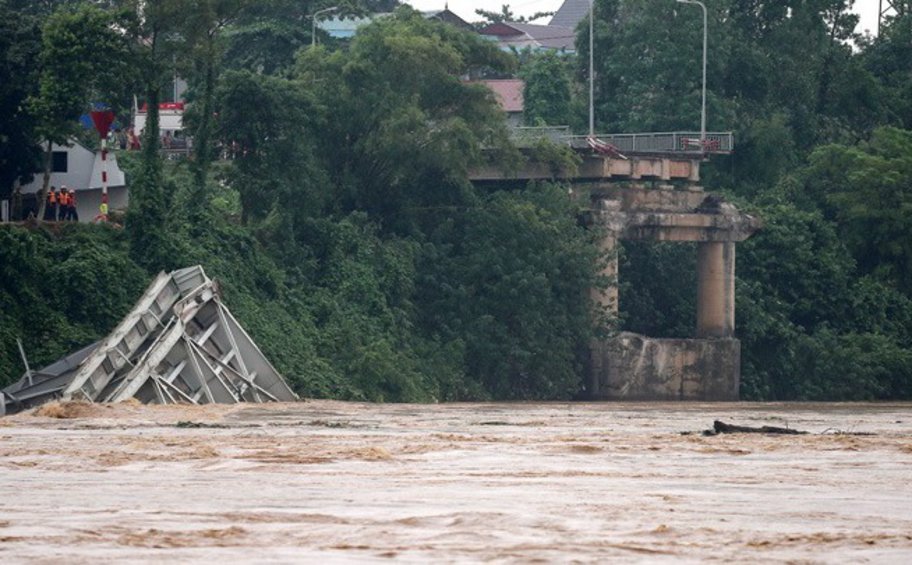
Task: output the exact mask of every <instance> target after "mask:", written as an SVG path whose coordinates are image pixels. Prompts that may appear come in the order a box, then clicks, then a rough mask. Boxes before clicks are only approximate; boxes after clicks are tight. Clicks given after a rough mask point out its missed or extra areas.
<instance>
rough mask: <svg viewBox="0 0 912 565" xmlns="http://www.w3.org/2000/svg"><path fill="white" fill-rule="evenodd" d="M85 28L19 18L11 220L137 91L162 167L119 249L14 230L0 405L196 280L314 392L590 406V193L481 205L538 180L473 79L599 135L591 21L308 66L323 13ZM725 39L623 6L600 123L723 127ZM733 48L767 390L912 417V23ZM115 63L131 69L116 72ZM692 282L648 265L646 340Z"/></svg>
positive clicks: (14, 44)
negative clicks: (507, 89) (151, 295)
mask: <svg viewBox="0 0 912 565" xmlns="http://www.w3.org/2000/svg"><path fill="white" fill-rule="evenodd" d="M83 4H86V3H80V2H64V1H57V2H41V3H32V2H24V1H20V0H0V31H2V33H0V198H8V197H9V196H10V194H11V190H12V187H13V181H14V180H15V179H16V178H19V177H22V176H27V175H28V174H29V173H31V172H33V171H35V170H39V169H40V164H41V163H40V152H39V151H37V150H36V148H37V147H38V144H39V143H40V142H41V141H43V140H45V139H48V138H51V139H58V138H60V136H64V137H65V136H66V135H67V134H68V133H69V132H70V131H71V128H72V124H73V121H74V120H75V118H76V117H78V113H81V111H83V110H84V108H83V106H84V105H85V104H86V103H87V102H88V101H90V100H94V99H95V98H94V97H96V96H106V97H110V98H112V100H111V102H112V105H113V106H115V107H116V108H121V107H125V106H126V105H127V104H129V100H128V99H127V100H124V99H123V98H124V94H126V93H132V92H136V93H139V94H140V95H141V96H142V98H144V99H145V100H146V101H147V102H148V103H149V106H150V109H151V110H152V111H150V113H149V117H148V125H147V128H146V132H145V138H144V144H143V151H142V152H141V153H138V154H127V153H123V154H120V155H119V159H120V162H121V166H122V167H123V168H124V169H125V170H126V171H127V174H128V178H129V179H130V188H131V207H130V210H129V212H128V214H127V217H126V218H125V221H124V226H123V228H120V227H114V226H110V225H102V226H88V225H67V226H62V227H61V226H42V225H27V226H0V384H3V383H5V382H8V381H10V380H11V379H13V378H15V377H17V376H18V375H19V374H20V372H21V367H20V363H19V358H18V351H17V349H16V344H15V340H16V338H17V337H21V338H22V339H23V342H24V344H25V347H26V350H27V351H28V353H29V356H30V359H31V361H32V364H33V365H34V366H39V365H42V364H44V363H47V362H50V361H53V360H55V359H57V358H58V357H60V356H61V355H62V354H64V353H67V352H70V351H72V350H74V349H76V348H78V347H81V346H83V345H86V344H88V343H89V342H91V341H92V340H95V339H98V338H100V337H101V336H103V335H105V333H106V332H107V331H109V330H110V328H111V327H112V326H113V325H114V324H115V323H116V322H117V321H118V320H119V319H120V317H121V316H122V315H123V314H124V313H125V312H126V311H127V309H128V308H130V306H132V304H133V302H134V301H135V299H136V297H137V296H138V295H139V293H140V292H141V290H142V289H143V287H144V286H145V285H146V284H147V282H148V280H149V279H150V277H151V276H152V275H153V274H154V273H155V272H156V271H157V270H159V269H173V268H177V267H182V266H186V265H191V264H197V263H199V264H202V265H203V266H204V268H205V269H206V271H207V273H208V274H209V275H210V276H212V277H215V278H217V279H218V280H219V281H220V282H221V285H222V288H223V291H224V294H225V298H226V301H227V303H228V304H229V305H230V307H231V309H232V310H233V311H234V312H235V314H236V315H237V317H238V318H239V320H240V321H241V322H242V323H243V324H244V326H245V327H246V328H247V329H248V330H249V332H250V333H251V334H252V336H253V337H254V339H255V340H256V341H257V342H258V343H259V344H260V346H261V347H262V349H263V350H264V352H265V353H266V354H267V356H269V358H270V359H272V360H273V361H274V363H275V365H276V366H277V368H278V369H279V370H280V371H282V372H283V373H285V374H286V375H288V376H289V378H290V379H291V381H292V383H293V385H294V387H295V388H296V390H297V391H298V392H299V393H301V394H302V395H305V396H319V397H334V398H347V399H364V400H382V401H435V400H439V401H446V400H468V399H559V398H560V399H564V398H571V397H574V396H576V395H578V394H580V393H583V392H585V391H584V385H583V378H582V375H583V371H584V365H585V358H586V352H587V346H588V342H589V340H590V339H591V338H592V337H593V336H594V335H598V333H599V332H600V331H602V330H604V328H601V327H597V326H598V324H597V322H596V320H594V319H593V315H592V313H591V304H590V302H589V299H588V289H589V288H591V287H592V286H593V285H597V284H604V282H605V281H599V280H598V279H597V277H596V274H595V269H596V265H597V264H598V259H599V257H598V252H597V248H596V246H595V245H594V244H593V240H594V238H596V237H597V234H594V233H592V232H591V231H589V230H587V229H585V228H584V227H582V226H581V225H580V223H578V221H577V216H578V213H579V210H578V209H576V207H575V205H574V204H573V202H572V201H571V200H570V199H569V198H568V196H567V190H566V187H562V186H558V185H555V184H549V183H533V184H530V185H528V186H519V185H517V184H516V183H513V184H512V185H510V186H507V184H508V183H505V184H504V186H499V187H497V188H479V187H477V186H473V185H472V184H471V183H470V182H469V181H468V179H467V171H468V170H469V169H470V168H472V167H473V166H477V165H482V164H484V163H485V162H486V160H487V159H495V160H497V161H498V162H499V163H507V164H515V163H516V162H517V160H518V159H520V158H521V156H520V155H519V153H518V152H517V151H516V149H515V148H513V147H512V146H511V144H510V143H509V138H508V132H507V129H506V124H505V118H504V116H503V115H502V114H501V112H500V111H499V110H498V108H497V105H496V103H495V100H494V97H493V95H492V94H491V93H490V92H488V91H487V90H486V89H484V88H483V87H481V86H479V85H473V84H468V83H465V82H463V81H462V80H461V77H465V76H473V77H477V76H505V75H510V74H518V75H519V76H522V77H524V78H525V79H526V80H527V90H526V103H527V109H528V114H527V120H528V121H529V122H530V123H535V124H550V125H563V124H570V125H572V126H574V127H575V128H576V129H581V128H584V127H585V126H583V124H585V123H586V122H587V116H586V110H585V100H586V98H585V95H586V88H585V82H584V81H585V79H586V72H587V71H586V64H585V63H586V61H587V56H588V52H587V49H588V37H587V35H586V34H587V33H588V25H587V22H585V21H584V22H583V23H582V24H581V26H580V29H579V35H578V38H577V42H578V47H579V48H578V50H577V51H578V53H579V56H576V57H574V56H561V57H559V56H556V55H553V54H551V55H548V54H544V55H543V54H530V53H523V54H522V56H521V57H516V56H514V55H512V54H508V53H504V52H501V51H499V50H497V49H496V48H495V47H494V46H493V45H492V44H491V43H489V42H486V41H484V40H481V39H480V38H479V37H477V36H475V35H472V34H469V33H465V32H462V31H459V30H457V29H455V28H454V27H451V26H448V25H446V24H442V23H439V22H433V21H428V20H426V19H424V18H422V17H421V16H420V15H419V14H418V13H416V12H414V11H413V10H410V9H409V8H407V7H403V8H400V9H398V10H397V11H396V13H395V15H393V16H391V17H388V18H383V19H380V20H377V21H375V22H374V23H373V24H371V25H369V26H366V27H363V28H361V29H360V30H359V32H358V35H357V37H356V38H354V39H353V40H352V41H350V42H345V43H342V42H332V41H322V42H321V43H322V44H321V46H318V47H316V48H311V47H310V39H311V38H310V25H309V20H307V19H306V17H307V15H308V14H312V13H313V12H314V11H315V10H317V9H320V8H323V7H326V6H328V4H316V3H314V4H311V3H301V2H290V1H288V0H270V1H267V2H253V1H245V0H224V1H219V0H207V1H200V2H192V3H188V2H176V1H173V0H158V1H152V0H147V1H144V2H138V1H135V0H112V1H110V2H103V3H98V2H92V3H88V4H92V6H91V7H86V6H84V5H83ZM374 4H375V5H379V4H380V3H377V2H375V3H374ZM385 4H389V2H385ZM386 7H389V6H386ZM140 8H141V9H142V17H139V14H140V12H139V10H140ZM343 8H344V10H345V11H346V13H352V14H354V13H361V11H363V10H365V9H367V8H370V6H369V5H365V4H360V5H357V4H355V3H352V4H351V5H349V4H345V6H344V7H343ZM55 9H58V11H57V12H56V13H55V12H54V10H55ZM503 12H504V14H506V13H507V12H508V9H507V7H505V8H504V10H503ZM504 14H494V16H498V17H499V16H502V15H504ZM486 15H487V14H486ZM699 15H700V14H699V10H697V9H695V8H693V7H692V6H682V5H677V4H674V3H672V2H668V1H659V0H639V1H633V0H599V1H598V2H597V7H596V17H597V21H596V22H595V23H596V26H595V29H596V36H595V43H596V50H597V51H596V52H597V54H598V55H597V57H596V61H597V63H598V65H599V69H598V75H597V79H598V80H597V84H596V90H597V92H596V95H597V104H596V123H597V125H598V129H599V130H600V131H604V130H613V131H650V130H652V131H655V130H665V131H668V130H672V129H676V128H681V129H694V128H695V127H696V125H697V124H699V108H700V104H699V91H700V83H699V77H700V72H699V64H700V39H701V37H702V35H701V33H702V27H701V26H702V20H701V18H700V17H699ZM488 17H491V18H492V19H494V18H493V16H488ZM73 27H75V28H78V31H79V33H78V34H69V35H67V34H66V33H64V32H65V31H66V30H67V29H72V28H73ZM710 27H711V30H712V33H711V37H712V43H711V49H712V54H713V55H712V57H711V59H710V61H711V66H710V70H709V76H710V84H709V90H710V92H709V128H710V129H725V130H727V129H734V130H735V131H736V140H737V141H738V149H737V151H736V153H735V154H734V155H733V156H731V157H724V158H717V159H714V161H713V162H712V163H708V164H706V165H705V166H704V176H705V177H706V183H705V184H706V185H707V186H709V187H711V188H712V189H713V190H720V191H722V192H724V193H725V194H726V195H728V196H729V198H730V199H731V200H732V201H734V202H735V203H736V204H737V205H738V206H739V207H741V208H742V209H744V210H746V211H749V212H751V213H755V214H757V215H759V216H760V217H762V218H763V219H764V223H765V227H764V229H763V230H762V231H760V232H759V233H758V234H757V235H755V236H754V237H753V238H751V239H750V240H748V241H747V242H745V243H744V244H741V245H739V247H738V281H737V284H738V288H737V297H738V304H737V308H738V314H737V321H738V335H739V337H740V338H741V339H742V357H743V375H742V395H743V396H744V397H746V398H756V399H762V398H765V399H885V398H912V243H910V241H912V239H910V237H909V234H910V233H912V214H910V210H912V207H910V206H912V204H910V193H912V132H910V130H912V114H910V106H909V100H912V90H910V88H912V67H910V65H912V63H910V61H912V56H910V52H909V49H910V48H909V37H912V33H910V29H912V16H906V17H903V18H895V19H894V20H892V21H890V22H888V25H887V26H886V27H885V29H884V33H883V34H882V36H881V37H880V38H877V39H873V38H857V37H853V35H852V31H851V30H852V29H853V27H854V16H852V15H851V14H849V13H848V11H847V5H846V3H845V2H842V1H841V0H819V1H812V2H807V1H803V0H802V1H798V0H794V1H792V0H785V1H782V2H759V3H758V2H750V3H746V2H740V1H737V0H717V1H714V2H712V3H711V6H710ZM61 37H64V39H65V40H61ZM849 41H854V42H855V43H856V45H857V46H858V47H857V49H855V50H853V49H852V48H851V47H850V45H849V44H848V42H849ZM97 42H101V43H104V45H105V48H104V52H105V54H106V55H107V59H111V58H114V59H116V61H117V62H118V63H122V64H124V65H127V66H129V68H125V67H124V66H116V67H111V69H108V68H107V67H105V68H104V69H100V70H99V68H98V67H93V66H92V65H96V64H97V61H98V60H97V59H94V57H95V56H96V54H95V51H93V50H92V49H89V47H90V46H92V45H94V44H95V43H97ZM99 44H100V43H99ZM63 48H65V49H64V50H63V51H61V49H63ZM115 54H116V57H115ZM68 58H75V60H76V61H77V62H79V63H80V64H81V65H85V67H79V66H78V65H67V64H63V62H64V61H66V60H69V59H68ZM107 59H105V60H107ZM175 68H176V69H178V70H179V71H180V73H181V74H182V75H184V76H185V77H186V78H187V79H188V80H189V82H190V86H191V90H190V92H189V95H188V96H189V98H190V99H191V100H192V102H193V103H194V104H193V107H192V110H191V111H190V114H189V115H188V116H187V123H188V124H189V126H190V128H191V129H192V131H193V133H194V134H195V141H196V142H197V143H196V147H195V149H196V153H195V156H194V158H193V159H192V160H188V161H179V162H171V161H167V162H165V161H162V160H161V158H160V156H159V153H158V130H157V117H156V113H155V111H154V109H155V108H157V101H158V98H159V95H160V92H161V90H162V88H163V87H164V85H165V84H166V83H167V80H168V79H169V78H170V76H171V73H172V72H173V71H174V69H175ZM80 69H83V70H80ZM85 69H88V70H85ZM95 70H98V72H99V73H100V74H99V80H98V81H94V82H93V81H84V82H83V81H78V80H75V79H73V78H72V77H70V76H69V75H68V74H67V73H77V74H79V73H83V72H94V71H95ZM108 70H112V71H114V72H116V74H117V77H116V79H112V78H111V77H110V76H109V75H107V74H105V73H107V71H108ZM102 71H104V72H102ZM112 80H114V82H116V83H117V86H116V88H114V87H113V86H111V84H110V83H111V82H112ZM74 82H75V83H78V88H74V89H73V90H67V89H63V90H59V89H57V90H55V88H57V87H59V86H60V85H67V84H73V83H74ZM74 86H76V85H74ZM51 87H54V88H51ZM113 98H116V99H113ZM51 105H53V106H54V108H59V109H60V111H59V112H58V111H57V110H55V111H54V112H51V111H50V110H49V108H51ZM74 113H75V114H76V115H72V114H74ZM482 148H485V149H487V150H486V151H482ZM222 152H224V153H226V154H227V153H230V154H231V155H232V157H233V159H230V160H220V159H218V158H217V157H218V156H219V154H220V153H222ZM532 153H533V158H535V159H537V160H539V161H540V162H543V163H546V164H548V165H549V166H551V167H552V168H554V169H572V168H573V167H575V166H576V164H577V163H576V161H575V160H574V159H573V158H572V156H569V155H568V154H566V152H564V151H560V150H558V149H557V148H556V147H554V146H549V145H542V146H540V147H536V148H534V151H533V152H532ZM694 260H695V258H694V250H693V248H691V247H688V246H687V245H645V244H627V245H625V246H624V249H623V256H622V264H621V268H620V273H621V289H620V303H621V307H622V312H621V314H622V319H621V321H620V324H621V327H622V328H624V329H629V330H632V331H640V332H643V333H647V334H650V335H657V336H687V335H689V334H690V333H691V332H692V324H693V320H694V316H693V311H694V288H695V283H694V281H693V279H692V277H693V273H694V269H693V265H694Z"/></svg>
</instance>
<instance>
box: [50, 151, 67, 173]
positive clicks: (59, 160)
mask: <svg viewBox="0 0 912 565" xmlns="http://www.w3.org/2000/svg"><path fill="white" fill-rule="evenodd" d="M51 172H52V173H65V172H67V152H66V151H54V152H53V153H51Z"/></svg>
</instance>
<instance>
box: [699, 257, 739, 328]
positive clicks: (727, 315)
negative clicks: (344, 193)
mask: <svg viewBox="0 0 912 565" xmlns="http://www.w3.org/2000/svg"><path fill="white" fill-rule="evenodd" d="M734 334H735V244H734V242H731V241H724V242H723V241H711V242H703V243H700V244H699V247H698V248H697V337H733V336H734Z"/></svg>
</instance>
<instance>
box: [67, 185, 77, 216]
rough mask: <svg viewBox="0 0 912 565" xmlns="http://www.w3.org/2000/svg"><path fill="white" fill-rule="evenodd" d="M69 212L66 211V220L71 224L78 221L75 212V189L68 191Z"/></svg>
mask: <svg viewBox="0 0 912 565" xmlns="http://www.w3.org/2000/svg"><path fill="white" fill-rule="evenodd" d="M68 204H69V210H67V220H70V221H72V222H78V221H79V213H78V212H77V211H76V189H75V188H74V189H73V190H71V191H70V197H69V199H68Z"/></svg>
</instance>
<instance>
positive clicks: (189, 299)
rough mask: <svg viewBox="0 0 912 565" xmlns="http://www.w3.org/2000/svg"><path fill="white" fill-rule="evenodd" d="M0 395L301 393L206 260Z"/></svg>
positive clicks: (226, 398) (168, 397) (11, 401)
mask: <svg viewBox="0 0 912 565" xmlns="http://www.w3.org/2000/svg"><path fill="white" fill-rule="evenodd" d="M2 392H3V394H2V395H0V413H2V411H3V403H4V400H3V398H2V397H4V396H5V397H6V399H5V403H6V404H7V406H6V408H7V409H8V410H10V411H16V410H21V409H23V408H27V407H30V406H34V405H37V404H41V403H43V402H46V401H48V400H51V399H57V398H59V399H63V400H69V399H79V400H88V401H91V402H120V401H123V400H126V399H129V398H136V399H138V400H139V401H141V402H143V403H153V404H175V403H186V404H208V403H235V402H278V401H293V400H297V399H298V397H297V395H295V393H294V392H293V391H292V390H291V388H289V386H288V384H287V383H286V382H285V379H284V378H283V377H282V376H281V375H280V374H279V373H278V371H276V370H275V368H274V367H273V366H272V365H271V364H270V363H269V361H268V360H267V359H266V357H265V356H264V355H263V353H262V352H261V351H260V349H259V347H257V345H256V344H255V343H254V342H253V340H252V339H251V338H250V336H249V335H248V334H247V332H246V331H244V329H243V328H242V327H241V325H240V324H239V323H238V321H237V320H236V319H235V318H234V316H232V315H231V312H230V311H229V310H228V308H226V307H225V305H224V304H223V303H222V301H221V299H220V296H219V287H218V283H217V282H216V281H213V280H211V279H210V278H209V277H207V276H206V273H205V272H204V271H203V268H202V267H200V266H195V267H188V268H186V269H179V270H177V271H173V272H171V273H164V272H162V273H159V275H158V276H157V277H156V278H155V280H154V281H153V282H152V284H151V285H150V286H149V288H148V289H147V290H146V292H145V293H143V295H142V297H141V298H140V299H139V302H137V304H136V306H134V307H133V309H132V310H131V311H130V312H129V313H128V314H127V315H126V317H124V319H123V320H122V321H121V322H120V324H118V325H117V327H116V328H114V330H113V331H112V332H111V333H110V334H109V335H108V336H107V337H106V338H104V339H103V340H101V341H99V342H97V343H94V344H92V345H90V346H88V347H85V348H83V349H81V350H79V351H77V352H75V353H73V354H71V355H68V356H67V357H64V358H63V359H61V360H59V361H57V362H56V363H53V364H51V365H49V366H47V367H45V368H43V369H41V370H39V371H36V372H34V373H30V372H29V373H27V374H26V375H25V376H23V377H22V379H20V380H19V381H18V382H16V383H14V384H13V385H10V386H9V387H7V388H6V389H4V390H3V391H2Z"/></svg>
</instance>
